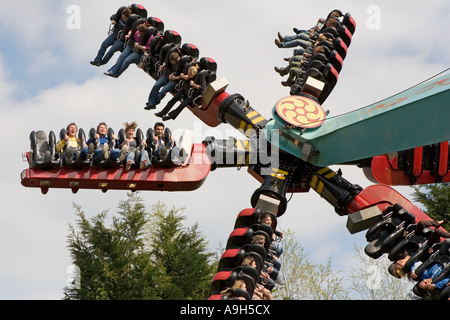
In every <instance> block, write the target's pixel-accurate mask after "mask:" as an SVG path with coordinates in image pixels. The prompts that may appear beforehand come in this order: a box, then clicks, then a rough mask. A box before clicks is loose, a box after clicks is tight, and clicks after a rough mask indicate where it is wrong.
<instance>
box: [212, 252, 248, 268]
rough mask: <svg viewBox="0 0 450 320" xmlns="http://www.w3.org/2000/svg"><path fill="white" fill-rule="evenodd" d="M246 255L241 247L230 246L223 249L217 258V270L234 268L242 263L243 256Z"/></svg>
mask: <svg viewBox="0 0 450 320" xmlns="http://www.w3.org/2000/svg"><path fill="white" fill-rule="evenodd" d="M245 256H246V252H245V250H244V249H242V248H239V247H237V248H230V249H228V250H225V252H224V253H223V254H222V256H221V257H220V259H219V266H218V268H217V269H218V270H222V269H225V268H234V267H237V266H239V265H241V264H242V262H243V261H244V258H245Z"/></svg>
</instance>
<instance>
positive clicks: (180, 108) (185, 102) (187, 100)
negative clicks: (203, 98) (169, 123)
mask: <svg viewBox="0 0 450 320" xmlns="http://www.w3.org/2000/svg"><path fill="white" fill-rule="evenodd" d="M193 100H194V98H193V97H192V98H185V99H184V100H183V101H182V102H181V103H180V105H179V106H178V107H177V108H176V109H175V110H172V111H170V112H169V117H170V118H171V119H172V120H175V119H176V118H177V117H178V115H179V114H180V113H181V111H183V109H184V108H185V107H186V106H187V105H189V104H192V102H193Z"/></svg>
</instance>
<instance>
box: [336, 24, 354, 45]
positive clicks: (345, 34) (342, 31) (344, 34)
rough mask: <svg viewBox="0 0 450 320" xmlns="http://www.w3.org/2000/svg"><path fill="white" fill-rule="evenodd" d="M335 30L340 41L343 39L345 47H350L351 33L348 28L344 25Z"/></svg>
mask: <svg viewBox="0 0 450 320" xmlns="http://www.w3.org/2000/svg"><path fill="white" fill-rule="evenodd" d="M337 32H338V34H339V37H341V39H342V41H344V43H345V44H346V45H347V48H348V47H350V44H351V43H352V34H351V32H350V31H349V30H348V28H347V27H346V26H340V27H339V28H338V29H337Z"/></svg>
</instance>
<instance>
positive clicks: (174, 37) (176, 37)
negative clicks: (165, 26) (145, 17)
mask: <svg viewBox="0 0 450 320" xmlns="http://www.w3.org/2000/svg"><path fill="white" fill-rule="evenodd" d="M163 38H164V43H165V44H166V43H174V44H176V45H181V36H180V34H179V33H178V32H176V31H174V30H166V31H164V36H163Z"/></svg>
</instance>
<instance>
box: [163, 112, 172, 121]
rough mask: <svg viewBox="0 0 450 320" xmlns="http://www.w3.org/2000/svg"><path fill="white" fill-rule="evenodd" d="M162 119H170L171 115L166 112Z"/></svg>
mask: <svg viewBox="0 0 450 320" xmlns="http://www.w3.org/2000/svg"><path fill="white" fill-rule="evenodd" d="M162 119H163V121H166V120H172V117H171V116H169V115H168V114H165V115H163V116H162Z"/></svg>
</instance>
